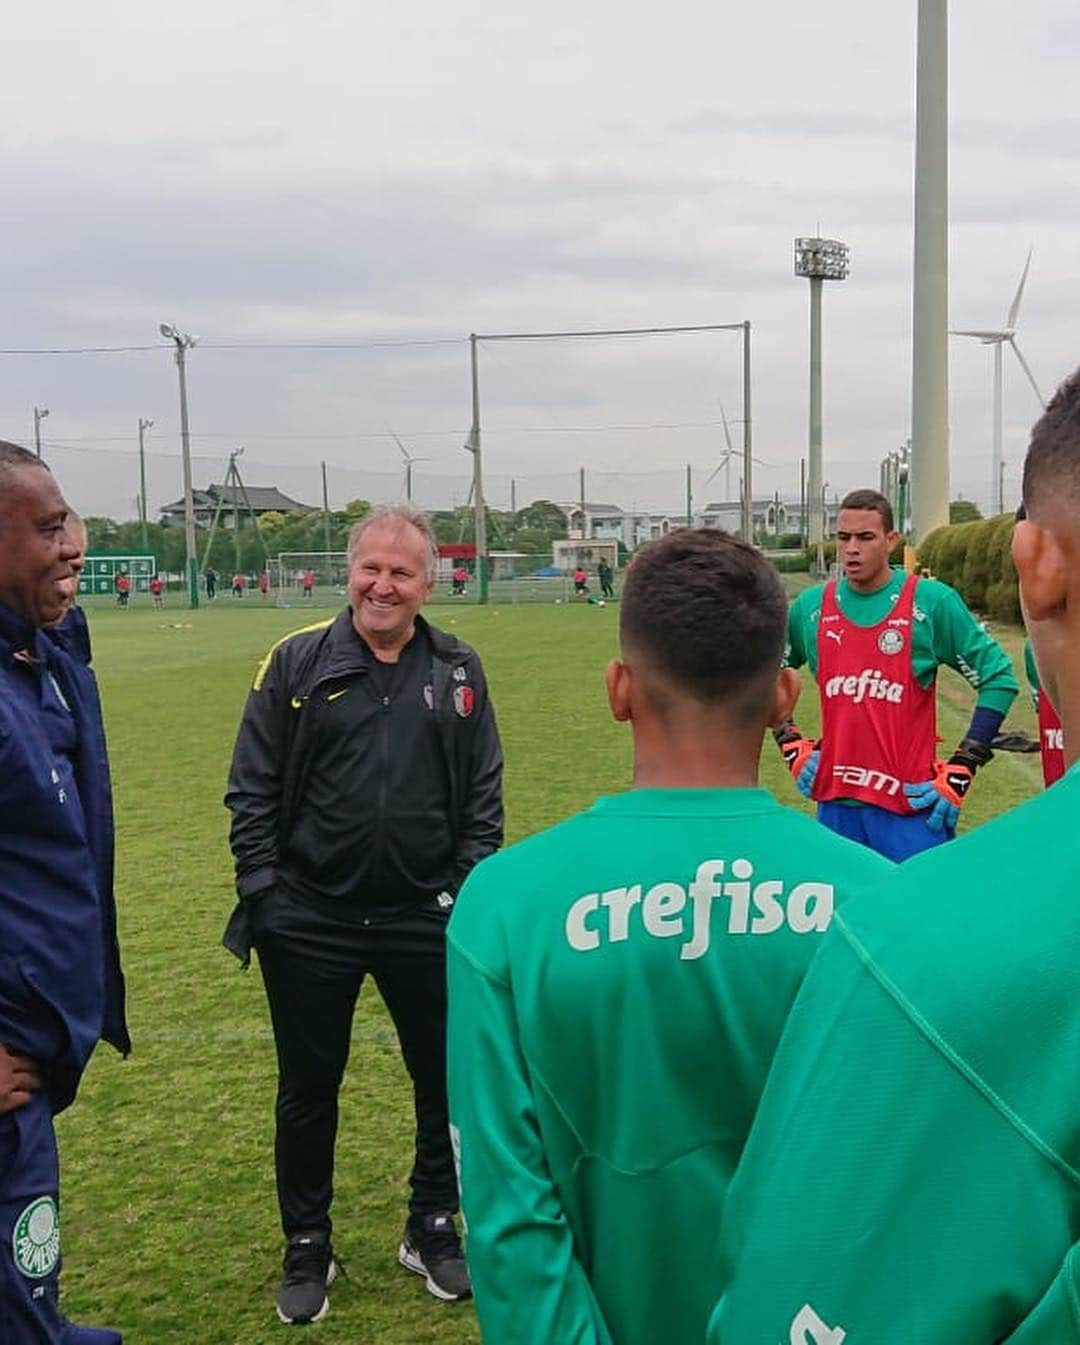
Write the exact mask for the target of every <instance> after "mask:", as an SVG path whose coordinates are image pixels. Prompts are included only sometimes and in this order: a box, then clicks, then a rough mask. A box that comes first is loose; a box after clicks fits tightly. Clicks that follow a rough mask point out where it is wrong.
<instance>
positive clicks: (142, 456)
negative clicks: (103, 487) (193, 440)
mask: <svg viewBox="0 0 1080 1345" xmlns="http://www.w3.org/2000/svg"><path fill="white" fill-rule="evenodd" d="M153 423H154V422H153V421H152V420H143V418H142V416H140V417H139V522H140V523H141V524H142V547H143V550H144V551H145V550H146V549H147V547H148V546H149V542H148V541H147V538H146V450H145V445H144V443H143V435H144V434H145V433H146V431H147V430H148V429H150V427H151V426H152V425H153Z"/></svg>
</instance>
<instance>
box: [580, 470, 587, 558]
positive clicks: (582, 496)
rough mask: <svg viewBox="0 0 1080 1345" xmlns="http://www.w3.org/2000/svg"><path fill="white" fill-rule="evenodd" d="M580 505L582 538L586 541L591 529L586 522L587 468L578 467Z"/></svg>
mask: <svg viewBox="0 0 1080 1345" xmlns="http://www.w3.org/2000/svg"><path fill="white" fill-rule="evenodd" d="M578 506H579V508H580V509H581V540H582V541H584V540H585V539H586V537H588V535H589V529H588V526H587V525H586V522H585V468H584V467H579V468H578Z"/></svg>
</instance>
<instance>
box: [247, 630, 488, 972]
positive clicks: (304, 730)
mask: <svg viewBox="0 0 1080 1345" xmlns="http://www.w3.org/2000/svg"><path fill="white" fill-rule="evenodd" d="M416 624H417V628H418V635H421V636H422V637H424V639H425V640H426V644H427V648H428V649H429V650H430V655H431V664H430V676H429V679H428V685H430V687H431V695H432V705H431V709H430V711H428V710H424V709H421V708H420V707H419V706H417V708H416V713H418V714H419V713H433V714H434V715H435V717H436V728H437V741H438V744H439V750H440V752H441V755H442V759H443V765H444V767H445V779H446V786H447V790H448V796H449V814H450V825H451V829H452V831H453V835H454V838H455V856H454V862H453V872H452V874H451V875H450V877H449V880H448V882H447V889H448V890H449V891H450V893H451V895H456V893H457V890H458V888H459V887H460V886H461V884H462V883H463V882H464V880H465V877H466V876H467V874H468V873H469V871H470V869H472V867H473V866H474V865H475V864H476V863H477V862H478V861H479V860H481V859H483V858H484V856H485V855H489V854H492V853H493V852H494V851H495V850H497V849H498V848H499V846H500V845H501V844H502V836H503V809H502V748H501V746H500V744H499V735H498V730H497V728H496V726H495V714H494V710H493V708H492V705H491V701H490V700H489V698H488V692H487V683H486V681H485V679H484V672H483V668H482V667H481V665H480V659H479V657H478V656H477V654H476V651H475V650H473V649H472V648H470V647H469V645H467V644H465V643H464V642H463V641H461V640H458V639H457V638H456V637H455V636H452V635H448V634H447V633H446V632H444V631H441V630H438V629H437V628H436V627H434V626H432V625H430V624H429V623H428V622H426V621H425V620H424V619H423V618H422V617H417V619H416ZM370 675H371V672H370V664H369V655H368V653H367V651H366V649H365V647H364V645H363V644H362V642H361V640H360V639H359V637H358V636H357V634H356V632H355V631H354V629H353V626H352V613H351V611H350V609H348V608H346V609H345V611H343V612H341V613H340V614H339V615H338V616H337V617H336V618H335V619H334V620H333V621H331V622H325V623H321V624H320V625H318V626H316V627H312V628H308V629H305V630H301V631H297V632H295V633H294V634H292V635H288V636H286V637H285V638H284V639H283V640H280V641H279V642H278V643H277V644H276V645H274V647H273V648H272V649H271V650H270V652H269V654H267V656H266V658H265V659H264V660H263V661H262V663H261V664H260V665H259V669H258V671H257V672H256V674H255V680H254V683H253V685H252V689H251V691H250V693H249V695H248V699H247V704H246V705H245V707H244V713H243V717H242V719H241V722H240V729H239V732H238V734H237V738H236V746H235V749H234V751H233V759H232V766H231V768H230V771H229V782H228V790H227V793H226V795H225V804H226V807H228V808H229V809H230V810H231V812H232V827H231V830H230V836H229V840H230V844H231V846H232V852H233V857H234V860H235V863H236V890H237V894H238V896H239V898H240V900H239V903H238V905H237V907H236V909H235V910H234V911H233V914H232V917H231V918H230V920H229V924H228V927H227V928H226V931H225V937H224V939H223V942H224V945H225V947H226V948H228V949H229V950H230V951H231V952H233V953H235V954H236V956H237V957H239V958H241V959H242V960H244V961H245V962H246V961H247V959H248V957H249V956H250V951H251V920H250V906H249V903H250V902H251V901H253V900H256V899H257V898H258V897H259V895H260V894H262V893H264V892H265V891H268V890H269V889H270V888H271V887H272V886H273V885H274V884H275V883H276V882H277V881H278V878H279V856H280V855H281V854H282V852H283V851H284V850H285V849H286V848H287V843H288V839H289V836H290V833H291V830H292V828H293V827H294V826H295V824H296V822H297V819H298V817H299V815H300V810H301V805H302V800H303V799H304V790H305V782H306V780H307V777H308V773H309V770H310V768H311V763H312V758H313V752H314V750H315V743H316V741H317V739H318V736H319V728H320V725H319V723H318V720H317V717H318V716H320V715H321V714H324V713H326V712H327V700H326V694H327V693H329V694H330V695H335V694H340V693H341V691H342V690H343V689H345V688H350V687H353V686H354V685H355V683H356V682H357V681H358V680H359V679H361V678H367V677H370ZM331 688H333V690H332V691H331V690H330V689H331ZM320 692H322V694H320ZM408 778H409V777H406V779H408ZM399 787H400V786H399ZM407 787H408V788H414V789H415V790H416V792H417V800H418V802H419V801H422V800H423V799H424V798H425V796H427V797H430V792H431V791H430V785H429V784H427V783H426V782H425V781H424V780H423V779H422V778H416V777H413V778H412V779H411V781H410V783H409V784H408V785H407ZM424 839H425V838H424V836H423V835H417V837H416V841H415V844H416V847H417V849H418V850H422V848H423V846H424ZM310 876H311V877H312V878H313V879H316V881H317V875H310Z"/></svg>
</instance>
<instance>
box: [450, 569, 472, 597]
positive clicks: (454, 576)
mask: <svg viewBox="0 0 1080 1345" xmlns="http://www.w3.org/2000/svg"><path fill="white" fill-rule="evenodd" d="M468 579H469V572H468V570H466V568H465V566H464V565H455V566H454V568H453V571H452V572H451V574H450V591H451V593H452V594H453V596H454V597H455V598H463V597H464V596H465V585H466V583H467V582H468Z"/></svg>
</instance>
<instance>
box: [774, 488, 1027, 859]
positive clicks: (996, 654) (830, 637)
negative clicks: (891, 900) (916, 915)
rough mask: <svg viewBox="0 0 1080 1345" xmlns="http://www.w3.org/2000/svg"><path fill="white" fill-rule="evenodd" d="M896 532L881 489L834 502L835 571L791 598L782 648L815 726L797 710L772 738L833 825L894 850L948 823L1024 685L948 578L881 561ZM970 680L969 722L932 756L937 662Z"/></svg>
mask: <svg viewBox="0 0 1080 1345" xmlns="http://www.w3.org/2000/svg"><path fill="white" fill-rule="evenodd" d="M899 540H900V535H899V533H898V532H896V531H895V529H894V527H893V516H892V507H891V506H890V504H889V502H888V500H887V499H886V498H885V496H884V495H881V494H879V493H878V492H877V491H876V490H856V491H852V492H851V493H850V494H849V495H847V496H846V497H845V499H844V500H843V502H842V503H841V505H840V512H839V513H838V515H837V522H836V554H837V559H838V560H839V562H840V565H841V567H842V569H843V577H842V578H841V579H840V580H838V581H837V580H829V582H828V583H826V584H818V585H816V586H815V587H813V588H809V589H806V590H805V591H804V592H802V593H800V594H799V596H798V597H797V598H796V599H795V601H794V602H793V603H792V605H791V610H790V613H789V616H788V640H787V651H786V654H785V660H786V664H787V666H788V667H792V668H798V667H801V666H802V664H804V663H806V664H808V665H809V667H810V671H811V672H812V673H813V675H814V677H815V680H816V681H817V685H818V692H819V695H820V699H821V738H820V739H818V740H817V741H811V740H810V739H808V738H805V737H804V736H803V734H802V733H801V732H800V730H799V728H798V727H797V726H796V725H795V723H794V722H789V723H787V724H785V725H784V726H783V727H782V728H780V729H778V730H776V733H775V737H776V741H777V743H778V744H779V746H780V750H781V752H782V753H783V755H784V760H785V762H786V764H787V766H788V769H789V770H790V771H791V774H792V775H793V777H794V778H795V782H796V784H797V785H798V787H799V790H800V791H801V792H802V793H803V794H805V795H806V797H807V798H812V799H815V800H816V801H817V804H818V818H819V819H820V820H821V821H822V822H824V824H825V825H826V826H827V827H829V828H830V829H831V830H832V831H836V832H839V833H840V834H841V835H843V836H849V837H851V838H852V839H853V840H857V841H860V842H861V843H862V844H863V845H868V846H869V847H870V848H871V849H873V850H877V851H878V852H879V853H880V854H883V855H886V856H888V858H890V859H893V860H896V861H901V860H904V859H907V858H908V857H909V856H910V855H913V854H917V853H918V852H919V851H920V850H927V849H929V848H930V847H931V846H934V845H938V844H940V842H942V841H946V840H949V839H950V838H951V837H952V836H954V835H955V834H956V821H957V817H958V815H959V812H960V807H961V805H962V804H963V802H964V798H965V797H966V795H967V792H968V789H969V788H970V786H971V782H972V780H973V778H974V776H975V772H976V771H977V770H978V768H979V767H980V766H985V765H986V763H987V762H988V761H989V760H990V758H991V756H992V755H993V753H992V752H991V751H990V743H991V741H992V740H993V738H994V736H995V735H996V733H997V731H998V728H999V726H1000V724H1001V722H1002V720H1003V719H1004V718H1005V715H1006V713H1007V712H1008V709H1009V706H1010V705H1011V704H1012V702H1013V699H1014V698H1015V696H1016V694H1017V692H1018V691H1019V686H1018V685H1017V681H1016V678H1015V676H1014V675H1013V669H1012V664H1011V662H1010V661H1009V658H1008V656H1007V655H1006V654H1005V652H1004V650H1003V649H1002V648H1001V646H1000V645H999V644H998V643H997V641H996V640H993V639H992V638H991V637H990V636H989V635H987V633H986V632H985V631H984V630H983V629H982V627H981V626H980V625H979V624H978V622H977V621H976V620H975V618H974V617H973V616H972V615H971V612H970V611H969V610H968V608H967V606H966V605H965V603H964V600H963V599H962V598H961V597H960V595H959V594H958V593H957V592H956V590H955V589H953V588H950V587H949V585H948V584H942V583H939V582H938V581H937V580H935V579H921V578H916V577H915V576H914V575H907V574H905V573H904V571H903V570H899V569H893V568H892V567H891V566H890V565H889V553H890V552H891V551H892V549H893V547H894V546H895V545H896V543H897V542H898V541H899ZM943 663H944V664H947V665H948V666H949V667H950V668H955V669H956V671H957V672H958V673H960V674H961V676H962V677H964V678H965V679H966V680H967V681H968V682H969V683H970V684H971V686H972V687H973V688H974V689H975V691H976V703H975V710H974V713H973V715H972V718H971V724H970V727H969V728H968V731H967V733H966V734H965V735H964V737H963V739H962V740H961V742H960V743H959V744H958V745H957V747H956V750H955V751H954V752H953V754H952V756H951V757H950V758H949V759H948V760H947V761H940V760H936V756H937V750H936V748H937V742H938V738H937V727H936V717H935V684H936V679H937V670H938V668H939V667H940V666H941V664H943Z"/></svg>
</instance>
